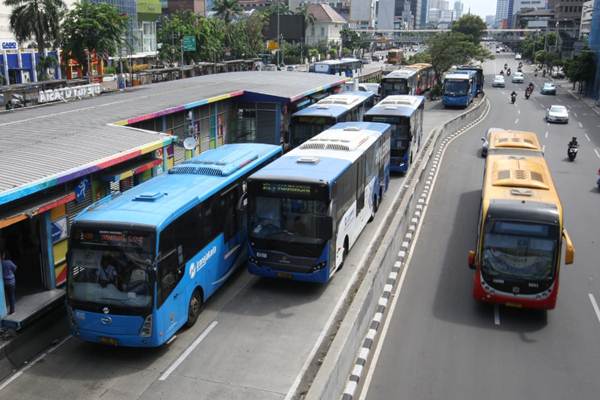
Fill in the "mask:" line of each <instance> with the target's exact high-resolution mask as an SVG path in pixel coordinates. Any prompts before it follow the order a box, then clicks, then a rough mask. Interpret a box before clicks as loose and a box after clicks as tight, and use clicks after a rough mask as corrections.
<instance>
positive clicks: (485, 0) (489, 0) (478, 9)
mask: <svg viewBox="0 0 600 400" xmlns="http://www.w3.org/2000/svg"><path fill="white" fill-rule="evenodd" d="M462 2H463V4H464V13H465V14H466V13H467V11H468V10H469V7H471V14H476V15H479V16H481V18H483V19H485V16H486V15H496V0H462ZM450 3H451V4H454V1H451V2H450ZM451 7H452V6H451Z"/></svg>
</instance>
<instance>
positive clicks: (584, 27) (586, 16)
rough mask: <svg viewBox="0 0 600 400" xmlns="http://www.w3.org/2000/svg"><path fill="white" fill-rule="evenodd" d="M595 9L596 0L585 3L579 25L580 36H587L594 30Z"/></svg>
mask: <svg viewBox="0 0 600 400" xmlns="http://www.w3.org/2000/svg"><path fill="white" fill-rule="evenodd" d="M593 11H594V0H589V1H586V2H585V3H583V9H582V10H581V25H579V38H586V37H588V35H589V34H590V32H591V31H592V15H593Z"/></svg>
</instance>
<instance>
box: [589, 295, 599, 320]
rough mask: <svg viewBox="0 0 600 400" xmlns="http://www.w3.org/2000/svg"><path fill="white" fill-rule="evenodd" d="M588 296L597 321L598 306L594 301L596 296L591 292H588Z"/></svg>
mask: <svg viewBox="0 0 600 400" xmlns="http://www.w3.org/2000/svg"><path fill="white" fill-rule="evenodd" d="M588 297H589V298H590V302H591V303H592V307H594V312H595V313H596V318H597V319H598V322H600V308H598V303H597V302H596V298H595V297H594V295H593V294H592V293H588Z"/></svg>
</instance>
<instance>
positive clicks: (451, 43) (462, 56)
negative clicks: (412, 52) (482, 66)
mask: <svg viewBox="0 0 600 400" xmlns="http://www.w3.org/2000/svg"><path fill="white" fill-rule="evenodd" d="M427 44H428V50H429V54H430V55H431V65H432V66H433V69H434V70H435V73H436V75H437V79H438V83H439V84H441V82H442V77H443V74H444V73H445V72H446V71H448V70H449V69H450V68H451V67H452V66H453V65H460V64H465V63H468V62H470V61H471V60H473V59H475V60H478V61H484V60H486V59H488V58H492V55H491V54H490V52H489V51H488V50H487V49H485V48H483V47H481V46H480V45H479V44H475V43H473V41H472V40H471V38H470V37H469V36H467V35H465V34H463V33H459V32H443V33H437V34H435V35H433V36H432V37H431V38H430V39H429V40H428V42H427Z"/></svg>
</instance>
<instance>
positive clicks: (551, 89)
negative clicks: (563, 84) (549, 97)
mask: <svg viewBox="0 0 600 400" xmlns="http://www.w3.org/2000/svg"><path fill="white" fill-rule="evenodd" d="M540 92H541V93H542V94H553V95H556V86H555V85H554V83H552V82H544V84H543V85H542V89H541V90H540Z"/></svg>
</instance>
